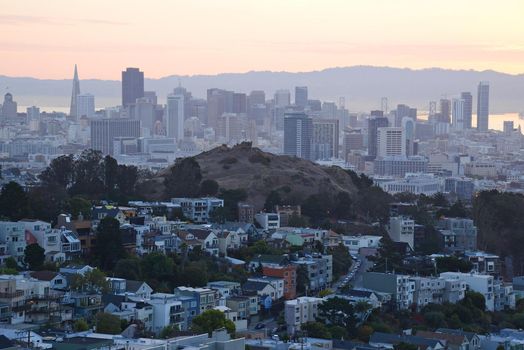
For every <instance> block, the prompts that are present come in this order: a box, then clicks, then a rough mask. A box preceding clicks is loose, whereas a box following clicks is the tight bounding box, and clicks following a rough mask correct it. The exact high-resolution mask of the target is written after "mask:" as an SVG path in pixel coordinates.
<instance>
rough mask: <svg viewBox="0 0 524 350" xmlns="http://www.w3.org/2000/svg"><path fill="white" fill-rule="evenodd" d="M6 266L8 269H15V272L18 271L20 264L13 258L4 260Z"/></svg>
mask: <svg viewBox="0 0 524 350" xmlns="http://www.w3.org/2000/svg"><path fill="white" fill-rule="evenodd" d="M4 265H5V267H6V268H8V269H14V270H17V269H18V263H17V262H16V260H15V258H13V257H12V256H10V257H8V258H7V259H5V260H4Z"/></svg>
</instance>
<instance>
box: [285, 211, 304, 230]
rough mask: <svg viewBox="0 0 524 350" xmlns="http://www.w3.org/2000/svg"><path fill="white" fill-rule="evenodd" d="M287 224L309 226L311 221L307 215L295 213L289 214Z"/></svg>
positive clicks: (290, 225)
mask: <svg viewBox="0 0 524 350" xmlns="http://www.w3.org/2000/svg"><path fill="white" fill-rule="evenodd" d="M287 225H288V226H289V227H308V226H309V221H308V219H307V218H306V217H305V216H302V215H297V214H296V213H293V214H291V215H290V216H289V219H288V220H287Z"/></svg>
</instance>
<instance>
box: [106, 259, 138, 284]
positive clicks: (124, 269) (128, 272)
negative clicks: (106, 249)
mask: <svg viewBox="0 0 524 350" xmlns="http://www.w3.org/2000/svg"><path fill="white" fill-rule="evenodd" d="M141 270H142V268H141V266H140V259H138V258H136V257H132V258H126V259H120V260H118V261H117V263H116V265H115V268H114V269H113V273H114V274H115V276H117V277H120V278H125V279H127V280H138V279H140V278H141V276H142V272H141Z"/></svg>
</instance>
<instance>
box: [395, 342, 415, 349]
mask: <svg viewBox="0 0 524 350" xmlns="http://www.w3.org/2000/svg"><path fill="white" fill-rule="evenodd" d="M417 349H418V346H416V345H414V344H408V343H404V342H400V343H398V344H395V345H393V350H417Z"/></svg>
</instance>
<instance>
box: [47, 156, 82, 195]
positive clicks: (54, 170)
mask: <svg viewBox="0 0 524 350" xmlns="http://www.w3.org/2000/svg"><path fill="white" fill-rule="evenodd" d="M74 171H75V161H74V158H73V155H71V154H70V155H64V156H60V157H58V158H55V159H53V160H52V161H51V163H50V164H49V166H48V167H47V168H46V169H45V170H44V171H42V173H40V175H39V176H38V178H39V179H40V181H41V182H42V185H43V186H44V187H49V186H53V185H58V186H60V187H62V188H63V189H65V190H68V189H69V188H70V187H71V186H72V185H73V181H74Z"/></svg>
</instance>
